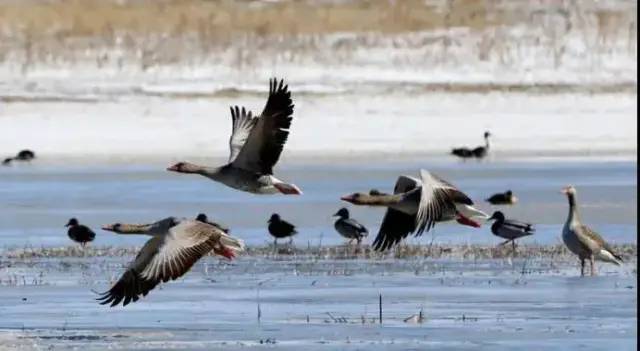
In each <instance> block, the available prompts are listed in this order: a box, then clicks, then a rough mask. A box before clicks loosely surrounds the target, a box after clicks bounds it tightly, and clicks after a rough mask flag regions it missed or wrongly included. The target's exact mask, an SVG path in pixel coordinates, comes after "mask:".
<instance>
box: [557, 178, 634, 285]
mask: <svg viewBox="0 0 640 351" xmlns="http://www.w3.org/2000/svg"><path fill="white" fill-rule="evenodd" d="M562 193H564V194H566V195H567V198H568V199H569V215H568V216H567V221H566V222H565V223H564V228H563V229H562V241H564V244H565V245H566V246H567V248H568V249H569V251H571V252H573V253H574V254H576V255H578V257H579V258H580V275H581V276H584V264H585V260H586V259H589V262H590V263H591V275H596V266H595V260H596V259H597V260H600V261H604V262H609V263H613V264H616V265H618V266H619V265H621V264H622V257H620V255H618V254H616V253H615V251H613V248H611V246H609V244H607V243H606V242H605V241H604V239H602V237H601V236H600V235H599V234H598V233H596V232H595V231H593V230H592V229H591V228H589V227H587V226H586V225H584V224H582V223H581V222H580V216H579V214H578V204H577V202H576V188H574V187H573V186H571V185H569V186H567V187H565V188H563V189H562Z"/></svg>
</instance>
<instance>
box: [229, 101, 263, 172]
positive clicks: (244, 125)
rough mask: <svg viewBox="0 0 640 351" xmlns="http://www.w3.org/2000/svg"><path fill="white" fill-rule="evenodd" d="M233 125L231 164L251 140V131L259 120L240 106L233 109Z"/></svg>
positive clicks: (230, 144) (230, 143)
mask: <svg viewBox="0 0 640 351" xmlns="http://www.w3.org/2000/svg"><path fill="white" fill-rule="evenodd" d="M231 123H232V131H231V137H230V138H229V151H230V154H229V163H231V162H233V160H235V159H236V157H237V156H238V154H239V153H240V150H242V146H244V144H245V142H246V141H247V139H248V138H249V134H251V130H253V127H255V125H256V124H257V123H258V118H257V117H253V116H252V114H251V111H247V110H245V108H244V107H243V108H242V109H241V108H240V107H238V106H234V107H231Z"/></svg>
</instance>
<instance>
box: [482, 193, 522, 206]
mask: <svg viewBox="0 0 640 351" xmlns="http://www.w3.org/2000/svg"><path fill="white" fill-rule="evenodd" d="M485 201H487V202H488V203H490V204H492V205H513V204H515V203H516V202H518V198H517V197H516V196H515V195H513V192H512V191H511V190H507V191H505V192H504V193H497V194H493V195H491V197H489V198H488V199H486V200H485Z"/></svg>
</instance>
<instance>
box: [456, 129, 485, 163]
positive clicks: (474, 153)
mask: <svg viewBox="0 0 640 351" xmlns="http://www.w3.org/2000/svg"><path fill="white" fill-rule="evenodd" d="M490 136H491V133H489V132H488V131H487V132H484V146H478V147H476V148H473V149H469V148H467V147H458V148H454V149H453V150H451V154H452V155H455V156H458V157H460V158H463V159H466V158H474V157H475V158H484V157H485V156H487V154H488V153H489V137H490Z"/></svg>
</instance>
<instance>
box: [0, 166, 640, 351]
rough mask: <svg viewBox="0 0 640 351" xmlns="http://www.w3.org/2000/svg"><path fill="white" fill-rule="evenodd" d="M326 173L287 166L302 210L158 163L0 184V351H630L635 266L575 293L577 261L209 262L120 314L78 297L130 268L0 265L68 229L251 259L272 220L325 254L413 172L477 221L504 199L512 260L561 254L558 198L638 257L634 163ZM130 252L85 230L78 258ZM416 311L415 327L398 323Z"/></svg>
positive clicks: (69, 261) (19, 171) (451, 233)
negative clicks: (87, 239)
mask: <svg viewBox="0 0 640 351" xmlns="http://www.w3.org/2000/svg"><path fill="white" fill-rule="evenodd" d="M204 161H205V162H207V163H216V162H222V160H204ZM325 161H326V160H321V159H319V160H315V161H314V162H311V161H310V160H304V159H299V160H297V159H290V160H288V161H287V162H286V163H283V165H282V166H281V167H280V168H279V169H278V170H277V172H278V173H279V174H280V175H282V178H284V179H287V180H292V181H294V182H295V183H297V184H298V185H299V186H300V187H301V188H302V189H303V190H304V192H305V194H304V195H303V196H300V197H285V196H254V195H250V194H243V193H239V192H237V191H233V190H231V189H227V188H225V187H224V186H222V185H219V184H216V183H213V182H211V181H208V180H206V179H204V178H199V177H195V176H194V177H191V176H188V175H179V174H172V173H169V172H166V171H164V167H166V164H164V163H162V162H155V161H149V162H147V163H139V162H136V164H135V165H129V164H126V163H123V162H115V163H97V162H94V163H91V162H89V163H84V164H83V163H71V164H67V163H61V162H54V161H47V160H42V161H38V162H34V163H33V164H31V165H28V164H24V165H18V166H14V167H5V168H2V169H1V172H0V185H1V186H0V198H2V199H3V201H2V203H0V238H1V240H2V242H3V248H4V249H3V251H2V256H0V257H1V258H0V282H1V284H0V296H2V299H0V316H1V318H0V345H2V347H1V348H2V349H3V350H4V349H8V350H11V349H19V350H24V349H47V348H50V349H54V350H70V349H74V348H81V349H83V350H104V349H107V348H110V349H116V350H117V349H121V350H158V349H185V350H210V349H220V350H236V349H237V350H240V349H242V350H251V349H265V348H269V349H280V350H299V349H300V348H304V349H308V350H364V349H366V350H423V349H425V348H433V349H438V350H454V349H455V350H460V349H462V350H465V349H468V350H471V349H473V350H521V349H523V348H525V349H558V350H605V349H611V348H615V349H618V350H632V349H635V345H636V344H635V342H636V335H637V314H636V307H637V298H636V290H637V275H636V270H635V263H636V256H635V254H634V255H633V256H632V257H628V258H627V261H628V262H627V263H626V264H625V266H623V267H615V266H610V265H604V264H600V265H599V268H600V273H601V275H600V276H598V277H585V278H580V277H579V276H578V275H579V267H578V262H577V259H575V257H571V256H567V255H560V256H558V257H551V256H544V255H542V256H535V257H533V256H531V257H529V256H526V257H525V256H523V257H519V258H516V259H513V260H510V259H505V258H500V259H485V258H478V257H475V258H474V257H466V258H462V257H449V258H434V259H431V258H427V259H425V258H415V257H414V258H406V259H393V258H391V257H383V258H370V259H367V258H359V259H332V258H327V257H304V256H288V255H284V256H282V255H280V256H260V255H257V256H256V255H244V256H240V257H239V258H238V259H237V260H235V261H233V262H232V263H228V262H223V261H219V260H217V259H214V258H211V257H207V258H205V259H203V260H202V261H201V262H199V263H198V264H197V265H196V266H195V267H194V269H193V270H192V271H191V272H189V273H188V274H187V275H185V277H184V278H182V279H179V280H178V281H175V282H171V283H168V284H164V285H162V286H161V287H160V288H157V289H156V290H154V291H152V292H151V293H150V294H149V295H148V296H147V297H145V298H144V299H143V300H141V301H139V302H137V303H135V304H132V305H129V306H127V307H125V308H122V307H115V308H109V307H106V306H101V305H99V304H97V302H96V301H94V298H95V297H96V295H95V294H94V293H93V292H92V291H104V290H106V289H107V288H108V287H109V286H110V285H111V284H112V283H113V282H114V281H115V279H117V278H118V277H119V275H120V274H121V273H122V271H123V269H124V267H125V265H126V264H127V263H128V262H129V261H130V260H131V259H132V256H131V255H130V254H126V255H123V256H101V257H58V258H55V257H49V258H47V257H34V258H16V257H14V256H13V255H14V253H15V252H17V251H16V250H19V249H21V248H25V247H26V248H27V250H29V248H30V247H32V248H40V247H52V248H53V247H59V246H65V245H69V240H68V238H67V236H66V231H65V228H63V225H64V224H65V223H66V221H67V220H68V218H69V217H71V216H76V217H78V218H79V219H80V220H81V222H83V223H86V224H88V225H90V226H91V227H93V228H94V229H98V228H99V225H101V224H105V223H113V222H118V221H119V222H145V221H153V220H156V219H159V218H162V217H164V216H168V215H176V216H195V214H196V213H198V212H206V213H207V214H209V215H210V216H211V217H212V218H214V219H216V220H219V221H221V222H224V223H226V224H228V225H230V226H231V228H232V232H233V233H234V234H235V235H237V236H239V237H241V238H243V239H245V240H246V241H247V243H248V244H249V246H251V247H256V246H264V245H265V244H268V243H270V242H271V238H270V237H269V236H268V234H267V232H266V223H265V222H266V220H267V219H268V216H269V215H270V214H271V213H272V212H279V213H281V214H282V215H283V216H284V217H285V218H286V219H287V220H290V221H291V222H293V223H295V224H296V225H298V227H299V231H300V234H299V235H298V236H297V237H296V238H295V240H294V244H295V245H296V246H299V247H313V246H320V245H323V246H326V245H337V244H341V243H342V242H343V241H342V239H341V238H340V237H339V236H338V235H337V234H336V233H335V231H334V230H333V227H332V225H333V219H332V218H330V215H331V214H333V213H334V212H335V211H336V210H337V209H338V208H339V207H340V206H344V205H345V204H344V203H340V201H339V196H340V195H343V194H345V193H348V192H352V191H358V190H363V191H365V190H368V189H370V188H377V189H380V190H383V191H390V190H391V188H392V186H393V183H394V182H395V178H396V176H397V175H398V174H401V173H402V174H416V173H417V171H418V169H419V168H421V167H422V168H426V169H429V170H431V171H434V172H436V173H438V174H441V175H442V176H444V177H445V178H447V179H450V180H451V181H452V182H453V183H454V184H456V185H458V186H460V187H461V188H462V189H463V190H465V191H466V192H468V193H469V195H470V196H471V197H472V198H474V199H475V200H476V201H477V202H478V203H479V206H480V207H481V208H482V209H484V210H485V211H488V212H490V211H492V210H493V208H492V207H491V206H489V205H488V204H487V203H484V202H483V201H482V199H484V198H485V197H487V196H489V195H490V194H491V193H493V192H497V191H504V190H506V189H509V188H510V189H512V190H513V191H514V192H515V193H516V195H517V196H518V197H519V199H520V202H519V203H518V204H517V205H515V206H511V207H506V208H502V210H504V211H505V212H506V213H507V214H508V215H510V216H513V217H515V218H519V219H523V220H529V221H532V222H534V223H536V224H537V226H538V232H537V233H536V235H534V236H532V237H529V238H526V239H524V240H522V243H523V245H534V244H541V245H555V244H558V243H559V242H560V237H559V233H560V230H561V226H562V223H563V222H564V219H565V217H566V214H567V210H568V209H567V207H568V206H567V204H566V199H565V198H564V196H563V195H561V194H560V193H559V192H558V191H559V189H560V188H561V187H562V186H564V185H566V184H568V183H572V184H574V185H575V186H576V187H577V188H578V191H579V201H580V204H581V206H582V213H583V217H584V220H585V222H587V223H589V224H590V225H591V226H592V227H594V228H595V229H597V230H598V231H600V232H601V233H602V234H603V235H604V236H605V237H606V238H607V239H608V240H609V241H611V242H613V243H616V244H623V243H627V244H631V245H632V246H635V244H636V240H637V239H636V233H637V216H636V210H637V198H636V189H637V184H636V167H637V165H636V162H635V160H624V159H622V160H619V161H603V160H601V159H596V158H582V159H568V158H544V159H540V158H524V159H519V158H500V157H496V158H494V159H492V160H490V161H487V162H458V161H456V160H452V159H449V158H439V157H435V158H434V157H432V156H429V157H408V156H407V157H397V158H395V159H386V158H384V157H383V156H373V155H372V156H370V157H368V158H367V161H366V162H365V161H363V160H361V159H357V158H343V159H334V160H331V162H328V161H327V162H325ZM350 209H351V210H352V213H353V216H354V217H355V218H357V219H359V220H360V221H361V222H363V223H364V224H366V225H367V226H368V227H369V228H370V231H371V232H372V236H373V235H375V233H377V227H378V225H379V223H380V221H381V218H382V214H383V211H382V210H379V209H371V208H358V207H350ZM372 239H373V238H372V237H369V238H368V239H367V242H370V241H371V240H372ZM144 240H145V238H143V237H126V236H118V235H114V234H112V233H107V232H102V231H98V236H97V238H96V240H95V242H94V243H93V244H92V246H94V247H103V246H114V247H116V248H117V247H121V248H124V249H128V248H131V247H133V246H139V245H142V244H143V243H144ZM432 240H433V242H434V243H436V244H438V245H443V246H447V245H454V247H455V246H460V245H465V244H467V243H475V244H479V245H486V246H493V245H496V244H498V243H499V242H500V240H499V239H498V238H496V237H494V236H492V235H491V234H490V232H489V228H488V226H487V225H485V226H483V228H481V229H473V228H469V227H462V226H459V225H450V224H443V225H438V226H437V227H436V229H435V231H434V232H433V236H432V234H431V233H429V234H426V235H425V236H424V237H422V238H419V239H410V240H408V241H407V242H408V243H410V244H424V245H428V244H430V243H431V242H432ZM634 252H635V250H634ZM379 294H382V297H383V323H382V325H380V324H379V320H378V319H377V318H378V297H379ZM421 309H422V311H423V315H424V318H425V320H424V322H423V323H406V322H404V319H405V318H407V317H410V316H412V315H414V314H417V313H419V311H420V310H421ZM258 310H260V320H258ZM261 342H262V343H261ZM274 343H275V344H274Z"/></svg>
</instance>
